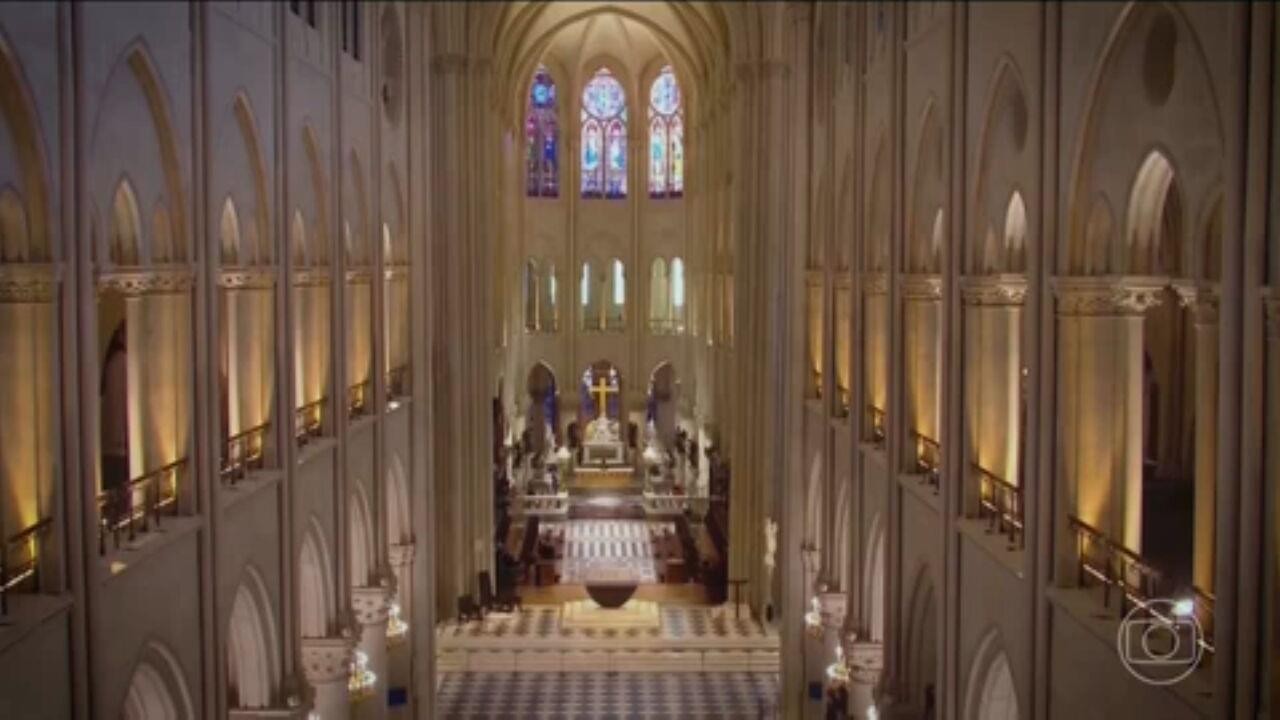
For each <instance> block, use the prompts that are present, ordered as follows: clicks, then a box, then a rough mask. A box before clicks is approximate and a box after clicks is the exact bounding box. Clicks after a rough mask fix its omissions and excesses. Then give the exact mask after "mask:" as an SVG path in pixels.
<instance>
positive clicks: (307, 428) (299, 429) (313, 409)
mask: <svg viewBox="0 0 1280 720" xmlns="http://www.w3.org/2000/svg"><path fill="white" fill-rule="evenodd" d="M328 401H329V398H327V397H321V398H319V399H317V400H312V401H311V402H309V403H307V404H306V405H303V406H302V407H300V408H298V409H297V410H295V411H294V416H293V417H294V433H295V435H296V437H295V440H297V443H298V445H299V446H303V445H306V444H307V443H308V442H310V441H311V439H312V438H317V437H320V435H321V434H322V433H323V432H324V405H325V403H326V402H328Z"/></svg>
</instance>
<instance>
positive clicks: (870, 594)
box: [863, 515, 885, 642]
mask: <svg viewBox="0 0 1280 720" xmlns="http://www.w3.org/2000/svg"><path fill="white" fill-rule="evenodd" d="M864 567H865V568H866V570H865V571H864V576H863V592H864V597H865V598H866V608H867V610H866V613H865V615H864V616H863V623H864V624H865V626H866V631H867V637H869V638H870V639H871V642H884V603H885V530H884V522H883V519H882V517H881V516H880V515H876V516H875V517H873V518H872V519H871V529H870V530H868V532H867V551H866V558H865V560H864Z"/></svg>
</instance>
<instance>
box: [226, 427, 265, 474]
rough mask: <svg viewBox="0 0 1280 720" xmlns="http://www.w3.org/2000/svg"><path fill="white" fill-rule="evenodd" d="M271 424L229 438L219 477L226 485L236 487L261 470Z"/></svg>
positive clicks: (252, 428)
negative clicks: (252, 472) (252, 473)
mask: <svg viewBox="0 0 1280 720" xmlns="http://www.w3.org/2000/svg"><path fill="white" fill-rule="evenodd" d="M270 427H271V423H270V422H265V423H262V424H261V425H258V426H257V427H251V428H249V429H248V430H244V431H242V432H240V433H238V434H236V435H232V436H231V437H229V438H227V439H226V441H225V442H224V443H223V444H222V467H221V468H220V472H219V475H220V476H221V478H222V482H223V484H225V485H235V484H236V483H238V482H240V481H241V480H243V479H244V478H245V477H246V476H247V475H248V474H249V472H250V471H252V470H261V469H262V462H263V449H264V447H265V445H266V438H267V430H268V429H269V428H270Z"/></svg>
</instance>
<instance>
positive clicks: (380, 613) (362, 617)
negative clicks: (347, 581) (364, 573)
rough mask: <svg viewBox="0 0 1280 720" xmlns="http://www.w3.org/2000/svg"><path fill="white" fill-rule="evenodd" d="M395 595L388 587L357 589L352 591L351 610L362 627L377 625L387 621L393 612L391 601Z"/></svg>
mask: <svg viewBox="0 0 1280 720" xmlns="http://www.w3.org/2000/svg"><path fill="white" fill-rule="evenodd" d="M394 595H395V592H394V590H393V589H392V588H390V587H387V586H381V585H380V586H376V587H356V588H352V589H351V609H352V611H353V612H354V613H355V616H356V622H358V623H360V625H362V626H364V625H377V624H379V623H385V622H386V621H387V615H388V614H389V613H390V612H391V600H392V597H393V596H394Z"/></svg>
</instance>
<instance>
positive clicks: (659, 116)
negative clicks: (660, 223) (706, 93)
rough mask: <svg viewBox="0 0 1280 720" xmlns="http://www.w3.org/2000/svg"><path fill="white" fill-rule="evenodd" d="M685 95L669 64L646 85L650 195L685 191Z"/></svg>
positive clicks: (680, 193) (656, 195)
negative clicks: (647, 91) (647, 90)
mask: <svg viewBox="0 0 1280 720" xmlns="http://www.w3.org/2000/svg"><path fill="white" fill-rule="evenodd" d="M683 118H684V97H683V96H682V95H681V93H680V81H679V79H678V78H677V77H676V74H675V71H674V70H672V68H671V65H664V66H663V67H662V69H661V70H659V71H658V74H657V76H656V77H655V78H654V79H653V82H652V83H651V84H650V85H649V197H652V198H674V197H680V196H681V195H683V194H684V122H683Z"/></svg>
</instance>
